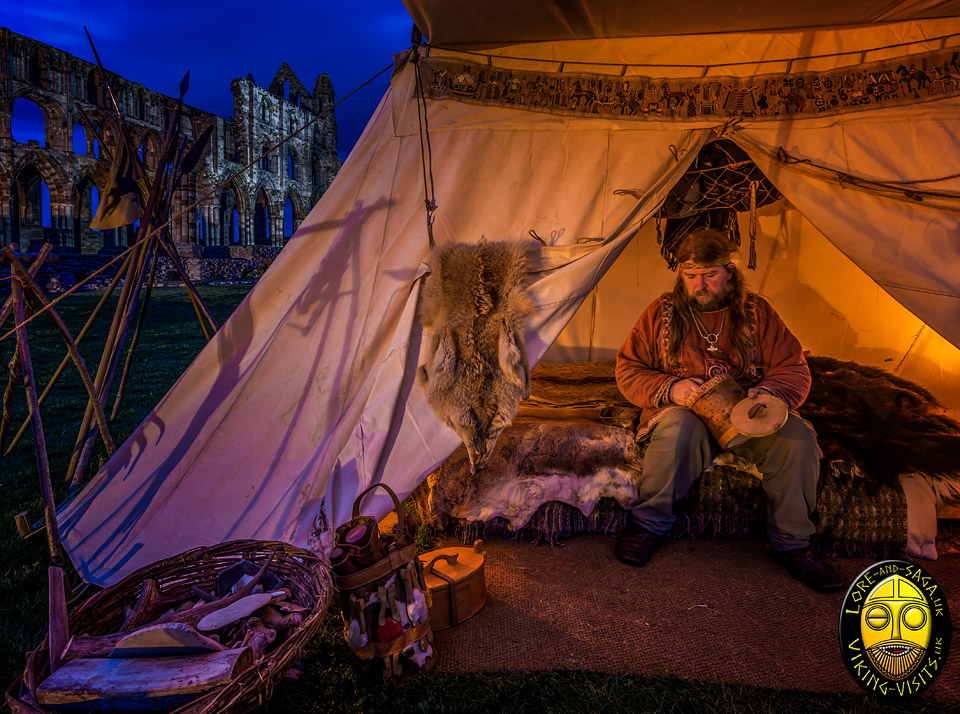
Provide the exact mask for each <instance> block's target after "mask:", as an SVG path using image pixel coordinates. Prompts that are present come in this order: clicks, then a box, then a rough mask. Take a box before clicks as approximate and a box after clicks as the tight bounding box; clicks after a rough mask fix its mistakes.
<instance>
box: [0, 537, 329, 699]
mask: <svg viewBox="0 0 960 714" xmlns="http://www.w3.org/2000/svg"><path fill="white" fill-rule="evenodd" d="M270 557H273V561H272V562H271V564H270V570H271V571H273V572H274V573H276V574H277V575H278V576H279V577H280V578H281V579H282V580H283V583H284V587H286V588H289V590H290V595H291V599H292V600H293V601H294V602H296V603H297V604H298V605H301V606H303V607H309V608H310V613H309V615H308V616H307V617H306V618H305V619H304V621H303V623H302V624H301V625H300V626H299V627H297V628H296V630H294V631H293V632H292V633H291V635H290V637H289V638H288V639H287V640H285V641H284V642H283V643H281V644H280V645H279V646H277V647H276V648H274V649H273V650H272V651H270V652H267V653H266V655H264V656H263V657H262V658H260V659H259V660H257V661H256V662H255V663H254V664H253V666H251V667H248V668H247V669H246V670H244V671H243V672H241V673H240V674H239V676H237V677H236V678H235V679H233V680H232V681H231V682H230V683H229V684H227V685H225V686H223V687H221V688H219V689H216V690H214V691H212V692H209V693H207V694H205V695H204V696H202V697H199V698H198V699H195V700H193V701H192V702H190V703H189V704H185V705H184V706H182V707H180V708H178V709H175V710H174V711H173V714H201V713H207V712H210V713H212V712H230V713H231V714H234V713H239V712H247V711H250V710H252V709H255V708H256V707H258V706H260V705H261V704H263V703H264V702H265V701H266V700H267V699H269V698H270V696H271V694H272V692H273V687H274V686H275V685H276V684H277V682H279V681H280V680H281V679H282V678H283V676H284V674H285V673H286V672H287V670H288V669H289V668H290V666H291V663H292V662H293V661H294V660H295V659H296V658H297V657H298V656H299V655H300V654H301V653H302V652H303V650H304V648H305V647H306V646H307V644H308V643H309V642H310V640H312V639H313V638H314V637H315V636H316V634H317V632H318V631H319V630H320V626H321V625H322V624H323V619H324V617H325V616H326V614H327V607H328V606H329V604H330V600H331V598H332V596H333V590H334V589H333V582H332V579H331V575H330V572H329V569H328V566H327V565H326V563H325V562H324V561H322V560H321V559H320V558H318V557H317V556H316V555H314V554H313V553H311V552H310V551H307V550H303V549H302V548H296V547H294V546H291V545H287V544H286V543H277V542H271V541H256V540H238V541H231V542H229V543H223V544H221V545H216V546H211V547H204V548H194V549H193V550H189V551H187V552H185V553H181V554H180V555H176V556H173V557H171V558H167V559H166V560H161V561H158V562H156V563H152V564H151V565H148V566H146V567H144V568H141V569H140V570H138V571H137V572H135V573H133V574H131V575H129V576H127V577H126V578H124V579H123V580H122V581H121V582H119V583H117V584H116V585H112V586H110V587H108V588H106V589H105V590H101V591H100V592H98V593H97V594H95V595H93V596H92V597H90V598H89V599H87V600H85V601H84V602H83V603H82V604H80V605H79V606H77V607H76V608H75V609H71V611H70V613H69V615H70V631H71V633H74V634H77V633H80V634H88V635H105V634H109V633H111V632H116V631H117V630H118V629H119V628H120V626H121V624H122V622H123V607H124V605H131V604H132V603H134V602H136V599H137V595H138V593H139V591H140V587H141V585H142V584H143V581H144V580H145V579H147V578H153V579H154V580H156V581H157V584H158V585H159V587H160V592H161V593H162V594H163V595H169V596H174V597H180V596H181V595H182V596H183V597H184V599H187V598H189V597H191V595H192V593H191V590H190V586H197V587H200V588H207V589H213V588H214V587H215V584H216V580H217V574H218V573H219V572H221V571H223V570H225V569H226V568H228V567H230V566H231V565H233V564H234V563H237V562H239V561H240V560H243V559H246V560H249V561H251V562H254V563H257V564H258V565H262V564H263V563H264V562H266V560H267V559H268V558H270ZM49 655H50V653H49V651H48V649H47V643H46V638H44V642H43V643H42V644H41V645H40V646H39V647H38V648H37V649H35V650H34V651H32V652H31V653H30V654H29V655H28V656H27V667H26V670H25V671H24V674H23V676H22V677H21V678H20V679H18V680H17V681H16V682H14V683H13V685H11V687H10V688H9V689H8V690H7V693H6V699H7V704H8V705H9V706H10V708H11V709H13V711H14V712H18V713H20V712H23V713H30V714H33V713H34V712H39V713H41V714H44V713H46V712H47V711H48V710H47V709H44V708H43V707H42V706H40V705H39V704H37V702H36V698H35V697H34V692H35V690H36V686H37V685H38V684H39V683H40V682H41V681H42V680H43V678H45V677H46V676H48V674H49Z"/></svg>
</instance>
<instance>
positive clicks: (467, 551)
mask: <svg viewBox="0 0 960 714" xmlns="http://www.w3.org/2000/svg"><path fill="white" fill-rule="evenodd" d="M481 545H482V541H479V540H478V541H477V542H476V543H475V544H474V546H473V548H464V547H451V548H438V549H437V550H431V551H430V552H429V553H424V554H423V555H420V556H417V557H419V558H420V562H421V563H423V573H424V576H425V579H426V582H427V587H428V588H429V589H430V590H442V589H443V588H445V587H447V586H448V585H449V584H450V582H453V583H454V584H456V583H459V582H462V581H463V580H466V579H467V578H469V577H470V576H472V575H474V574H475V573H476V572H477V571H479V570H480V569H481V568H482V567H483V561H484V559H485V558H486V555H487V553H486V551H481V550H480V546H481ZM434 571H436V572H439V573H442V575H444V576H446V577H440V576H439V575H437V574H436V573H435V572H434Z"/></svg>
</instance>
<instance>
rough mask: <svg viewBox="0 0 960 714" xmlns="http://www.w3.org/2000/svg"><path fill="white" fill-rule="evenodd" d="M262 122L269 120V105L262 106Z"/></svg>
mask: <svg viewBox="0 0 960 714" xmlns="http://www.w3.org/2000/svg"><path fill="white" fill-rule="evenodd" d="M260 120H261V121H266V120H267V105H266V104H265V103H264V104H261V105H260Z"/></svg>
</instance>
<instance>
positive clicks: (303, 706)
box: [0, 286, 958, 714]
mask: <svg viewBox="0 0 960 714" xmlns="http://www.w3.org/2000/svg"><path fill="white" fill-rule="evenodd" d="M248 288H249V286H229V287H226V286H224V287H213V286H210V287H203V288H201V290H202V293H203V296H204V299H205V301H206V302H207V304H208V305H209V306H210V307H211V309H212V311H213V313H214V315H215V316H216V317H217V319H218V320H219V321H220V322H222V321H223V320H225V319H226V317H227V316H228V315H229V314H230V312H231V311H232V310H233V308H234V307H235V306H236V305H237V304H238V303H239V302H240V300H242V299H243V296H244V295H245V294H246V291H247V290H248ZM99 297H100V294H99V293H85V294H79V295H72V296H70V297H68V298H67V299H66V300H65V301H64V303H63V304H62V307H61V309H60V313H61V315H62V316H63V318H64V320H65V321H66V323H67V324H68V325H69V327H70V329H71V331H72V332H73V334H74V335H76V334H77V333H78V332H79V331H80V328H81V327H82V325H83V323H84V321H85V320H86V317H87V316H88V315H89V313H90V311H91V310H92V309H93V306H94V305H95V304H96V302H97V301H98V299H99ZM110 315H112V303H111V305H110V306H109V307H108V309H107V310H105V311H104V313H103V314H102V315H101V319H100V321H99V325H98V327H97V328H96V329H94V330H92V331H91V333H90V334H89V335H88V336H87V338H86V339H85V340H84V342H83V344H82V345H81V348H80V350H81V353H82V354H83V356H84V358H85V359H86V361H87V366H88V369H89V371H90V372H91V376H92V375H93V374H95V373H96V366H97V362H98V360H99V357H100V350H101V349H102V344H103V340H104V338H105V335H106V330H107V328H108V324H107V323H108V322H109V319H110ZM11 326H12V321H9V320H8V322H7V323H6V326H5V327H4V328H3V331H2V332H5V331H6V330H8V329H10V327H11ZM2 332H0V334H2ZM203 344H204V339H203V335H202V333H201V331H200V327H199V325H198V323H197V320H196V317H195V315H194V312H193V308H192V307H191V306H190V303H189V300H188V299H187V298H186V295H185V293H184V292H183V291H182V290H180V289H175V288H169V289H160V290H156V291H154V295H153V298H152V301H151V307H150V315H149V317H148V320H147V323H146V328H145V331H144V333H143V335H142V337H141V342H140V346H139V347H138V349H137V355H136V358H135V361H134V364H133V368H132V371H131V377H130V380H129V382H128V385H127V390H126V394H125V396H124V403H123V407H122V409H121V411H120V415H119V417H118V418H117V420H116V422H114V423H113V424H112V425H111V431H112V434H113V436H114V439H115V440H116V441H117V443H118V445H119V443H120V442H121V441H122V440H123V439H124V438H126V436H127V435H128V434H130V432H131V431H132V430H133V429H134V428H135V427H136V426H137V424H139V422H140V421H141V420H142V419H143V417H144V416H146V414H147V413H148V412H149V410H150V408H151V407H152V406H153V405H154V404H155V403H156V402H157V401H158V400H159V399H160V397H162V396H163V394H164V393H166V391H167V390H168V389H169V387H170V386H171V385H172V384H173V383H174V382H175V381H176V379H177V377H178V376H179V375H180V374H181V373H182V372H183V370H184V369H185V368H186V367H187V365H188V364H189V363H190V361H191V360H192V359H193V357H194V356H195V355H196V353H197V352H198V351H199V350H200V349H201V347H202V346H203ZM30 346H31V352H32V357H33V364H34V368H35V371H36V378H37V384H38V387H39V388H40V389H42V388H43V386H45V385H46V383H47V380H48V379H49V376H50V375H51V374H52V373H53V371H54V369H55V368H56V366H57V365H58V364H59V362H60V360H61V358H62V357H63V355H64V354H65V350H64V347H63V344H62V341H61V340H60V338H59V333H57V332H56V330H55V329H54V328H53V326H52V323H51V322H50V321H49V320H48V319H47V318H45V317H40V318H39V319H38V320H36V321H35V322H34V323H32V324H31V326H30ZM13 348H14V339H13V338H7V339H6V340H4V341H2V342H0V364H2V365H6V364H7V363H8V362H9V361H10V357H11V355H12V354H13ZM3 374H4V375H6V370H4V371H3ZM118 382H119V378H117V379H116V380H115V384H116V383H118ZM16 387H17V390H16V392H15V395H14V402H13V404H14V413H15V418H14V420H13V425H14V426H13V428H12V430H11V431H12V432H15V431H16V430H17V429H18V428H19V425H20V423H21V422H22V421H23V419H24V417H25V416H26V406H25V398H24V395H23V389H22V383H20V382H18V383H17V385H16ZM112 398H113V397H112V396H111V400H112ZM85 400H86V396H85V393H84V391H83V387H82V385H81V383H80V380H79V378H78V377H77V376H76V370H74V369H73V367H72V366H71V367H70V368H69V370H68V372H67V373H66V374H65V375H64V378H62V380H61V382H60V384H58V386H57V388H56V389H55V391H54V392H53V394H52V395H51V397H50V399H49V400H48V401H47V402H46V403H45V404H44V406H43V408H42V409H41V414H42V418H43V425H44V433H45V436H46V442H47V448H48V451H49V454H50V465H51V474H52V478H53V484H54V493H55V495H56V498H57V500H58V502H61V501H62V500H63V499H65V498H66V497H67V495H68V494H67V489H66V486H65V485H64V477H65V474H66V469H67V464H68V461H69V456H70V452H71V450H72V448H73V443H74V441H75V439H76V436H77V431H78V429H79V422H80V419H81V417H82V415H83V406H84V403H85ZM110 406H112V401H111V402H110V403H109V404H108V415H109V408H110ZM7 443H9V437H8V442H7ZM34 454H35V452H34V448H33V439H32V437H31V436H30V432H29V430H28V432H27V434H26V435H25V436H24V438H23V439H22V440H21V441H20V443H19V444H18V445H17V447H16V448H15V449H14V451H13V452H12V453H11V455H10V456H8V457H6V458H5V459H4V460H3V461H2V462H0V489H2V491H0V493H2V494H3V496H4V498H3V501H2V504H0V641H2V642H3V643H4V644H3V647H2V650H0V651H2V655H0V675H2V683H3V685H4V687H6V686H7V685H8V684H9V683H11V682H12V681H13V680H14V679H15V678H16V677H17V676H19V674H20V673H21V672H22V670H23V666H24V663H25V660H26V653H27V652H28V651H29V650H30V649H32V648H34V647H35V646H36V645H37V643H38V642H40V640H41V638H42V637H43V635H44V633H45V630H46V598H47V595H46V566H47V565H48V563H49V557H48V554H47V550H46V543H45V540H44V536H43V534H37V535H35V536H32V537H31V538H30V539H28V540H26V541H25V540H21V539H20V538H19V537H18V535H17V531H16V528H15V526H14V516H15V515H16V514H17V513H20V512H21V511H27V512H28V514H29V517H30V519H31V520H32V521H36V520H39V519H40V518H41V517H42V505H41V500H40V489H39V479H38V477H37V465H36V460H35V455H34ZM104 456H105V454H104V452H103V450H102V447H98V451H97V453H96V454H95V455H94V457H93V459H92V464H94V465H96V464H98V463H99V462H100V460H101V459H102V458H103V457H104ZM93 470H94V469H93V468H91V469H90V472H89V473H88V474H87V476H88V477H89V475H90V474H92V472H93ZM70 577H71V583H72V584H73V585H77V584H78V582H79V581H78V579H77V577H76V575H75V574H74V573H72V572H71V573H70ZM338 622H339V615H338V614H337V613H336V612H335V611H331V613H330V616H329V618H328V624H327V625H326V626H325V627H324V629H323V630H322V631H321V633H320V636H319V637H318V638H317V639H316V640H315V641H314V642H313V643H312V644H311V646H310V648H309V650H308V652H307V653H306V655H305V656H304V658H303V660H302V666H303V669H304V671H305V674H304V676H303V677H302V678H301V679H300V680H299V681H298V682H296V683H283V684H281V685H280V686H279V687H278V688H277V690H276V691H275V693H274V696H273V698H272V699H271V700H270V701H269V702H268V703H267V704H266V705H265V706H264V708H263V709H262V711H265V712H271V713H275V714H280V713H286V712H381V711H382V712H390V713H391V714H393V713H396V712H420V713H422V714H428V713H430V712H484V713H487V712H690V713H691V714H693V713H699V712H721V711H722V712H796V713H798V714H799V713H801V712H803V713H807V712H837V711H849V712H888V711H891V712H892V711H896V712H950V711H958V708H957V707H953V706H947V705H940V704H935V703H930V702H927V701H925V700H924V699H916V700H911V701H906V702H901V703H899V704H897V705H891V704H888V703H886V702H883V701H880V700H876V699H871V698H867V697H866V696H851V695H822V694H810V693H804V692H775V691H771V690H764V689H758V688H752V687H743V686H728V685H722V684H714V683H706V682H694V681H687V680H682V679H679V678H675V677H668V676H656V677H641V676H609V675H601V674H593V673H588V672H571V671H555V672H539V673H533V674H518V673H509V674H474V673H456V674H454V673H434V674H431V675H423V676H420V677H415V678H413V679H411V680H410V681H408V682H407V683H405V684H403V685H399V686H398V685H392V684H386V685H385V684H382V683H378V682H375V681H372V680H371V679H369V678H368V677H367V676H366V675H365V674H364V673H363V672H362V671H360V669H359V668H358V667H357V666H356V662H355V661H354V659H353V658H352V655H351V654H350V652H349V650H347V648H346V645H345V644H344V643H343V640H342V637H341V636H340V632H339V627H338ZM439 656H440V657H441V658H442V657H443V652H442V651H441V652H439Z"/></svg>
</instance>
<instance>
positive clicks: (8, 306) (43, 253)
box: [0, 243, 53, 327]
mask: <svg viewBox="0 0 960 714" xmlns="http://www.w3.org/2000/svg"><path fill="white" fill-rule="evenodd" d="M51 250H53V245H52V244H50V243H44V244H43V247H42V248H41V249H40V252H39V253H37V257H36V258H34V259H33V261H32V262H31V263H30V269H29V271H28V272H29V273H30V277H31V278H33V277H36V275H37V273H38V272H40V267H41V266H42V265H43V262H44V261H45V260H46V259H47V256H48V255H50V251H51ZM12 310H13V295H12V294H11V295H10V297H8V298H7V301H6V302H5V303H4V304H3V309H2V310H0V327H3V323H5V322H6V321H7V318H8V317H9V316H10V313H11V312H12Z"/></svg>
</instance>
